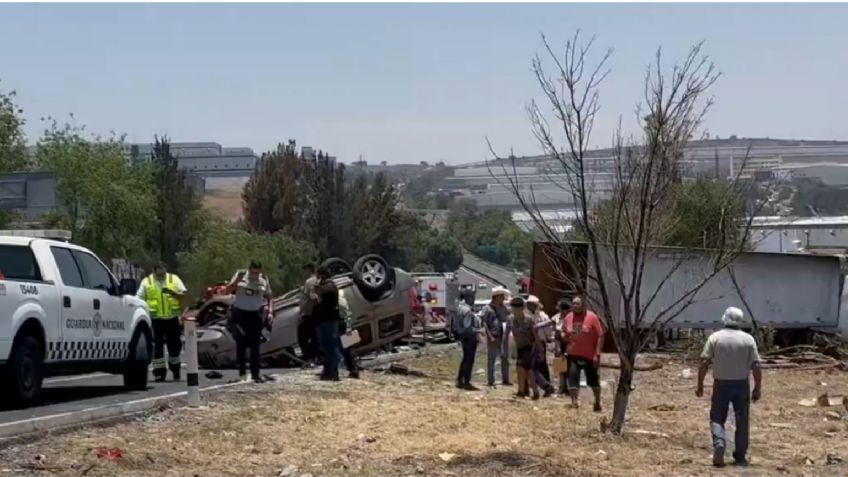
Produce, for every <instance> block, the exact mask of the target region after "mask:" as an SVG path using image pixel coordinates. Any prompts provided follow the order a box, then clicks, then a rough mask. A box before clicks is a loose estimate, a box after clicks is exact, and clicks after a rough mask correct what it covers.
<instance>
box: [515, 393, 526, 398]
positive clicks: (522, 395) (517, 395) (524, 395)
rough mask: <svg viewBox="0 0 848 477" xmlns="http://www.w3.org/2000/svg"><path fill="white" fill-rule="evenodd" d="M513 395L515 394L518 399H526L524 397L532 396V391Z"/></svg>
mask: <svg viewBox="0 0 848 477" xmlns="http://www.w3.org/2000/svg"><path fill="white" fill-rule="evenodd" d="M513 396H515V397H516V398H518V399H524V398H526V397H528V396H530V393H515V394H513Z"/></svg>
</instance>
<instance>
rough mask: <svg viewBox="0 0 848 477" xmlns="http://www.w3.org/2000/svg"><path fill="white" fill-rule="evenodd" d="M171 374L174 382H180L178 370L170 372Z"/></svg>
mask: <svg viewBox="0 0 848 477" xmlns="http://www.w3.org/2000/svg"><path fill="white" fill-rule="evenodd" d="M171 372H172V373H173V374H174V381H179V380H180V370H179V369H178V370H176V371H171Z"/></svg>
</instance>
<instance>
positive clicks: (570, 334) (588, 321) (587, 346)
mask: <svg viewBox="0 0 848 477" xmlns="http://www.w3.org/2000/svg"><path fill="white" fill-rule="evenodd" d="M575 322H576V325H577V326H576V328H575ZM562 333H563V334H564V335H565V337H566V339H567V340H568V355H569V356H574V357H577V358H584V359H589V360H592V359H595V356H596V355H597V353H598V343H599V342H600V341H601V340H602V339H603V337H604V327H603V326H601V320H600V318H598V315H596V314H594V313H593V312H591V311H587V312H585V313H584V314H583V317H582V320H581V319H580V317H578V318H577V319H576V320H575V319H574V313H573V312H572V313H569V314H568V315H567V316H566V317H565V321H564V322H563V324H562Z"/></svg>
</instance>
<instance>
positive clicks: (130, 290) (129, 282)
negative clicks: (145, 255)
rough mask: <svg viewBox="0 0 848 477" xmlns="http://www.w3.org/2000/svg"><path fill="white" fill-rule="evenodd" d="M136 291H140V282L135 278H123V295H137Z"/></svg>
mask: <svg viewBox="0 0 848 477" xmlns="http://www.w3.org/2000/svg"><path fill="white" fill-rule="evenodd" d="M136 291H138V282H137V281H136V280H135V278H122V279H121V287H120V292H121V295H135V292H136Z"/></svg>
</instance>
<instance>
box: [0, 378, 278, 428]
mask: <svg viewBox="0 0 848 477" xmlns="http://www.w3.org/2000/svg"><path fill="white" fill-rule="evenodd" d="M210 371H211V370H208V369H202V370H200V389H201V390H203V389H204V388H206V389H208V388H209V387H211V386H217V385H221V384H226V383H228V382H234V381H236V379H237V378H238V372H237V371H236V370H235V369H226V370H224V369H221V370H215V371H217V372H219V373H221V375H222V376H223V377H222V378H220V379H209V378H207V377H206V373H208V372H210ZM291 371H292V369H265V370H263V375H273V374H283V373H286V372H291ZM169 376H170V375H169ZM185 390H186V382H185V370H183V379H182V381H171V380H169V381H166V382H164V383H154V382H153V376H152V375H151V377H150V384H149V385H148V388H147V390H145V391H133V392H126V391H125V390H124V388H123V377H121V376H118V375H112V374H105V373H93V374H84V375H78V376H66V377H56V378H48V379H46V380H45V381H44V389H43V391H42V393H43V398H44V404H43V405H41V406H37V407H31V408H27V409H14V410H9V409H2V410H0V425H2V424H8V423H12V422H16V421H22V420H26V419H34V418H45V417H49V416H52V415H57V414H63V413H69V412H74V411H81V410H84V409H90V408H97V407H104V406H110V405H115V404H121V403H126V402H129V401H135V400H142V399H148V398H156V397H161V396H168V395H173V394H176V393H180V392H183V391H185Z"/></svg>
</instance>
